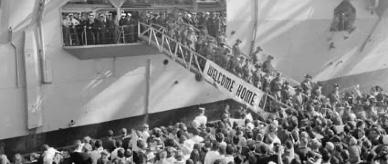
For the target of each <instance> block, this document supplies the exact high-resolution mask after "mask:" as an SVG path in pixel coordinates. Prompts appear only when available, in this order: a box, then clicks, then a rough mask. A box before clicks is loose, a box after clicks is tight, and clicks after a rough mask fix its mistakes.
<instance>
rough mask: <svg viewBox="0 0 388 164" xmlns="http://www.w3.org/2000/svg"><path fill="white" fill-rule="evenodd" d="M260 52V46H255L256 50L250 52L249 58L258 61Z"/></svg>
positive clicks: (254, 61) (261, 50)
mask: <svg viewBox="0 0 388 164" xmlns="http://www.w3.org/2000/svg"><path fill="white" fill-rule="evenodd" d="M260 52H263V49H262V48H261V47H260V46H257V47H256V50H255V51H254V52H252V53H251V54H250V58H251V59H252V60H253V63H254V64H256V63H260V62H261V61H260V58H261V57H260V56H261V55H260Z"/></svg>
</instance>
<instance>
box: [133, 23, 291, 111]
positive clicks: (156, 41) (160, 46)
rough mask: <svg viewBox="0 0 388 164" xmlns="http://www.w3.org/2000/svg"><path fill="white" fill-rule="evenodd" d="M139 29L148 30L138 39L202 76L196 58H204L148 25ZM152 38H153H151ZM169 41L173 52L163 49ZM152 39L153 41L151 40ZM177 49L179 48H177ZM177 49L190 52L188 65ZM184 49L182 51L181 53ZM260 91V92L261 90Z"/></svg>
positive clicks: (288, 107)
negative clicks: (172, 46)
mask: <svg viewBox="0 0 388 164" xmlns="http://www.w3.org/2000/svg"><path fill="white" fill-rule="evenodd" d="M138 25H139V29H140V28H141V27H142V26H143V27H146V28H148V29H146V30H144V31H142V32H141V31H139V38H141V39H144V40H145V41H146V42H148V43H149V44H152V45H154V46H156V47H157V48H158V49H159V50H160V51H161V52H165V53H166V54H167V55H168V56H169V57H171V58H172V59H174V60H175V61H177V62H178V63H179V64H181V65H183V66H184V67H186V69H189V70H191V71H194V72H195V73H199V74H201V75H202V71H201V68H200V63H199V61H198V57H199V58H201V59H203V60H208V59H207V58H206V57H204V56H202V55H201V54H199V53H197V52H194V51H193V50H192V49H191V48H189V47H187V46H186V45H183V44H182V43H180V42H178V41H177V40H175V39H173V38H171V37H170V36H167V35H166V34H165V33H163V32H162V31H161V30H158V29H155V28H154V27H152V25H148V24H145V23H142V22H139V24H138ZM146 33H149V36H147V35H145V34H146ZM156 33H159V34H161V35H162V44H161V43H159V39H160V38H158V37H157V35H156ZM152 37H153V38H152ZM166 38H167V39H170V40H171V42H174V44H176V48H175V51H174V52H173V51H172V50H171V47H167V48H168V49H165V47H164V45H163V43H164V42H163V41H164V39H166ZM153 39H154V40H153ZM166 43H169V42H166ZM178 47H179V48H178ZM177 49H181V52H184V51H188V52H190V53H189V54H190V58H189V59H190V60H189V61H190V63H187V62H186V59H185V58H184V55H182V56H183V57H182V58H179V57H178V54H177ZM183 49H184V51H183ZM193 58H194V59H196V60H194V62H195V64H196V66H197V67H194V66H193V65H191V64H192V63H191V62H192V59H193ZM205 80H206V79H205ZM206 81H207V82H208V83H210V84H211V85H213V86H215V87H217V85H216V84H215V83H213V82H211V81H208V80H206ZM261 91H262V90H261ZM262 92H263V93H264V96H263V98H265V99H268V98H270V99H271V100H272V101H274V102H276V103H277V104H279V105H281V106H283V107H285V109H293V110H295V108H294V107H291V106H289V105H287V104H285V103H283V102H281V101H279V100H277V99H276V98H275V97H274V96H272V95H270V94H269V93H267V92H264V91H262ZM263 109H265V106H264V107H263Z"/></svg>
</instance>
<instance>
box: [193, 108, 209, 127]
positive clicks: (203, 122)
mask: <svg viewBox="0 0 388 164" xmlns="http://www.w3.org/2000/svg"><path fill="white" fill-rule="evenodd" d="M198 109H199V111H200V113H199V115H198V116H197V117H195V118H194V121H195V122H197V123H198V124H199V125H200V126H204V125H206V124H207V117H206V116H205V108H203V107H200V108H198Z"/></svg>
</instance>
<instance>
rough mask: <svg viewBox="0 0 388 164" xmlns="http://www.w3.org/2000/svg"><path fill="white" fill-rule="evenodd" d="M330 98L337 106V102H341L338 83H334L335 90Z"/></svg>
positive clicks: (333, 104)
mask: <svg viewBox="0 0 388 164" xmlns="http://www.w3.org/2000/svg"><path fill="white" fill-rule="evenodd" d="M329 98H330V103H331V104H332V106H335V104H336V103H338V102H340V91H339V85H338V84H334V91H333V92H331V93H330V96H329Z"/></svg>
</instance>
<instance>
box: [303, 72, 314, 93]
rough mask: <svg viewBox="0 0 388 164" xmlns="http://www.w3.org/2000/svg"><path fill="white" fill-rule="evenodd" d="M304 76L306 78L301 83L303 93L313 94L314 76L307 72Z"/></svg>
mask: <svg viewBox="0 0 388 164" xmlns="http://www.w3.org/2000/svg"><path fill="white" fill-rule="evenodd" d="M304 77H305V79H304V80H303V81H302V83H301V87H302V89H303V93H304V94H306V95H311V90H312V89H313V82H312V81H311V80H312V76H311V75H309V74H306V75H305V76H304Z"/></svg>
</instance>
